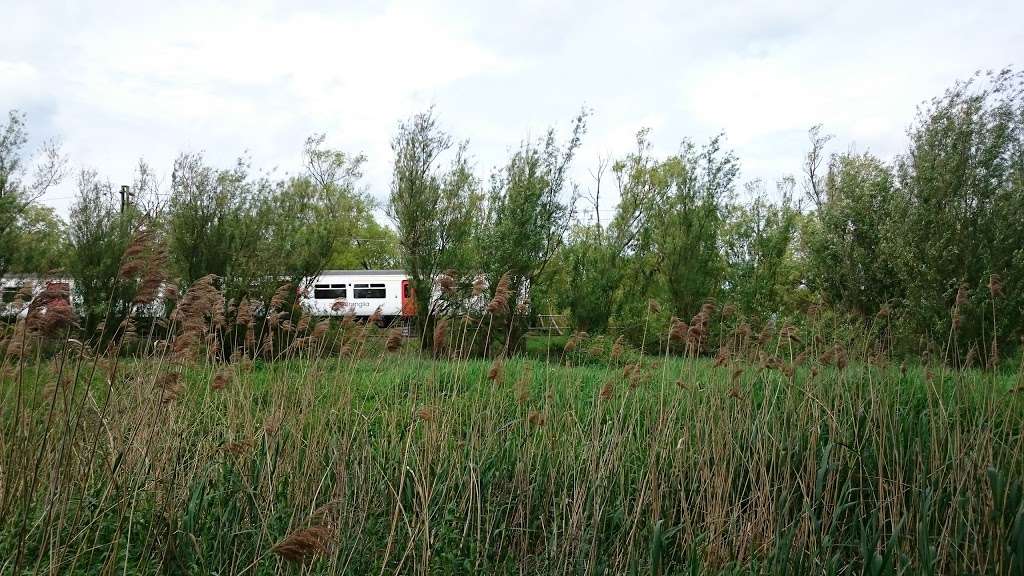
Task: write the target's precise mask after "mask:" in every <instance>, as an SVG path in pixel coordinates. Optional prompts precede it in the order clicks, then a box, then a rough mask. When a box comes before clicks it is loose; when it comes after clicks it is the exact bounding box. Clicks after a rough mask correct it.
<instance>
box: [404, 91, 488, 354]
mask: <svg viewBox="0 0 1024 576" xmlns="http://www.w3.org/2000/svg"><path fill="white" fill-rule="evenodd" d="M452 146H453V142H452V138H451V136H449V135H448V134H446V133H445V132H444V131H442V130H441V129H440V128H439V127H438V125H437V119H436V118H435V117H434V114H433V110H428V111H427V112H423V113H420V114H417V115H415V116H413V117H412V118H411V119H409V120H408V121H406V122H402V123H401V124H399V127H398V134H397V135H396V136H395V138H394V139H393V140H392V143H391V149H392V150H393V151H394V154H395V163H394V175H393V178H392V181H391V196H390V199H389V202H388V208H387V211H388V216H390V217H391V219H392V220H393V221H394V222H395V225H396V227H397V229H398V231H397V234H398V245H399V247H400V248H401V258H402V263H403V266H404V268H405V270H406V272H407V273H408V274H409V276H410V281H411V283H412V286H413V290H414V293H415V300H416V308H417V314H418V318H419V322H420V324H421V325H422V326H429V323H430V316H431V314H430V312H431V310H430V300H431V291H432V289H433V283H434V279H435V278H436V277H437V276H438V275H439V274H440V273H441V272H443V271H444V270H447V269H449V268H455V269H464V267H465V266H466V265H467V264H468V263H469V261H470V254H471V248H470V246H469V244H470V239H471V238H472V234H473V229H474V223H475V217H476V215H477V213H478V212H479V207H480V194H479V192H478V182H477V180H476V178H475V177H474V176H473V173H472V171H471V169H470V166H469V160H468V158H467V153H466V145H465V144H463V145H460V146H458V147H456V149H455V155H454V158H453V159H452V160H451V163H450V164H449V165H448V167H446V168H443V167H442V166H441V156H442V155H443V154H444V153H445V152H446V151H448V150H450V149H451V148H452ZM424 335H425V338H424V339H423V341H424V345H428V344H429V343H430V330H429V329H427V330H425V332H424Z"/></svg>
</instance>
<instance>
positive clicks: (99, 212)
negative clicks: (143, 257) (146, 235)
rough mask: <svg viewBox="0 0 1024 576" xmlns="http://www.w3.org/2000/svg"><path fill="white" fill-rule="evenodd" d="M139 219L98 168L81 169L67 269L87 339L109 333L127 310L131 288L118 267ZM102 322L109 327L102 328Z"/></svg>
mask: <svg viewBox="0 0 1024 576" xmlns="http://www.w3.org/2000/svg"><path fill="white" fill-rule="evenodd" d="M139 219H140V213H139V212H138V210H137V209H136V208H135V207H134V206H131V205H129V206H128V207H127V209H126V210H125V211H123V212H122V211H121V207H120V202H119V200H116V199H115V194H114V191H113V187H112V186H111V184H110V182H108V181H104V180H101V179H100V178H99V176H98V174H97V173H96V172H95V171H94V170H82V171H81V172H80V173H79V175H78V192H77V195H76V198H75V203H74V204H73V205H72V207H71V213H70V223H69V226H68V244H69V247H70V251H69V254H68V272H69V273H70V274H71V277H72V278H73V279H74V281H75V294H76V297H77V301H76V302H75V307H76V310H77V311H78V314H79V316H80V317H81V319H82V322H81V327H82V330H83V334H84V335H85V336H86V337H87V338H89V339H93V340H95V339H100V338H101V337H102V340H107V339H109V337H110V336H111V334H112V332H113V331H114V330H115V329H116V327H117V326H118V324H119V323H120V322H121V320H123V319H124V318H125V316H127V314H128V313H129V307H130V303H131V297H132V289H131V287H130V286H129V285H128V284H127V283H124V282H119V281H118V270H119V269H120V266H121V257H122V255H123V254H124V251H125V249H126V248H127V247H128V244H129V243H130V242H131V240H132V235H133V233H134V231H135V229H136V228H137V226H138V223H139ZM101 326H104V327H107V328H108V329H107V330H100V328H101Z"/></svg>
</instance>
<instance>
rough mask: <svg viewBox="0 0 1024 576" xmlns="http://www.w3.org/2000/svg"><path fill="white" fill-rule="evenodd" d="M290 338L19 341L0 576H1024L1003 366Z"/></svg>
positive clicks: (0, 454) (2, 398)
mask: <svg viewBox="0 0 1024 576" xmlns="http://www.w3.org/2000/svg"><path fill="white" fill-rule="evenodd" d="M187 302H188V299H187V297H186V304H187ZM199 316H200V318H204V319H205V320H203V321H204V322H207V326H210V327H213V329H212V330H211V331H210V332H209V333H213V334H217V330H216V327H215V326H216V324H215V323H216V321H217V320H216V314H214V315H212V316H204V315H203V314H199ZM220 322H221V326H223V325H224V321H223V318H221V320H220ZM185 324H187V322H185V321H183V325H185ZM228 324H229V325H230V321H229V322H228ZM300 324H301V323H300ZM485 328H486V325H485ZM294 330H296V331H300V333H301V331H302V330H306V331H307V332H306V333H307V334H309V336H307V338H309V339H308V340H306V343H305V345H304V346H301V349H300V350H298V352H297V353H295V354H292V355H290V356H285V355H282V356H280V357H277V359H271V360H265V359H256V360H254V361H253V360H249V359H248V358H247V357H244V358H242V359H241V360H238V361H236V362H226V361H223V360H222V359H219V358H217V357H213V356H211V355H210V354H209V348H206V349H205V350H206V353H200V354H198V355H195V356H194V357H193V358H191V359H189V360H188V361H185V360H183V358H184V356H182V355H181V353H182V352H187V348H185V347H182V346H178V344H177V339H180V338H186V339H187V338H189V337H188V336H183V335H186V334H188V330H187V328H182V330H181V331H180V332H179V333H178V336H177V337H176V339H175V342H167V343H165V342H156V341H154V342H152V346H151V350H152V351H151V352H148V353H146V354H141V353H133V354H125V353H122V354H115V353H109V354H96V353H94V352H92V351H90V349H89V348H88V347H85V346H82V345H81V344H79V343H78V342H77V341H75V340H61V339H60V338H59V337H58V338H57V340H58V344H57V347H56V351H54V350H53V349H50V350H49V354H48V353H47V349H46V347H45V346H43V345H42V344H40V345H39V346H36V347H34V348H32V347H29V346H25V345H24V344H26V343H27V342H28V341H29V337H28V336H27V335H26V332H24V331H23V332H22V333H21V336H22V341H21V342H22V344H23V346H21V347H20V348H18V349H17V350H16V351H15V352H11V351H10V349H9V350H8V353H7V354H6V355H5V356H4V361H3V366H2V370H0V373H2V378H3V380H2V382H3V386H2V388H0V414H2V421H0V423H2V430H0V518H2V519H3V521H2V527H0V573H2V574H252V575H256V574H298V573H303V574H333V573H348V574H389V573H421V574H428V573H430V574H478V573H500V574H526V573H543V574H564V573H572V574H623V573H648V574H679V573H687V574H698V573H700V574H703V573H728V574H780V573H791V574H896V573H900V574H963V573H975V574H1020V573H1022V571H1024V500H1022V478H1024V436H1022V431H1024V394H1020V393H1019V391H1020V389H1021V379H1022V371H1021V370H1020V367H1019V365H1017V366H1013V365H1012V364H1014V362H1011V361H1009V360H1007V361H1005V362H1004V364H1003V365H1004V369H1003V370H1002V371H995V370H988V371H982V370H978V369H969V368H968V369H952V368H950V367H948V366H947V364H946V363H943V362H941V361H939V360H937V359H931V360H929V359H927V358H925V359H923V360H922V361H921V362H913V363H910V364H909V365H908V364H901V363H898V362H896V361H883V360H880V359H878V358H871V359H870V360H871V361H870V362H869V361H867V359H862V358H860V357H852V358H847V353H846V351H845V350H842V349H841V348H839V347H838V345H837V347H832V348H825V349H822V350H816V349H814V347H813V346H811V345H809V346H808V348H807V350H805V351H804V352H801V353H795V350H794V349H793V344H792V342H789V343H788V344H786V340H785V339H784V338H783V337H782V335H780V336H779V337H778V338H776V339H774V340H773V341H772V342H773V344H772V345H769V346H762V347H750V348H746V349H745V348H743V347H742V346H740V347H734V348H733V352H732V355H731V356H729V357H726V358H722V357H721V355H720V357H719V358H717V359H712V358H709V357H694V356H693V355H690V356H686V355H683V356H679V355H675V354H672V355H669V354H667V353H666V354H664V355H661V356H650V355H647V356H640V355H638V354H635V353H629V352H626V353H623V352H622V351H621V350H619V349H616V347H615V346H611V347H607V346H606V347H604V348H601V347H600V346H597V345H589V347H588V342H587V341H586V338H585V336H584V335H578V336H574V337H573V338H572V339H571V342H570V343H569V344H568V345H567V346H565V347H561V346H559V347H550V348H545V350H552V349H554V350H556V351H558V352H561V353H559V354H555V353H553V352H548V351H545V352H542V354H544V355H545V356H547V357H540V358H536V357H531V358H526V357H514V356H513V357H505V355H503V354H500V353H499V354H498V357H497V359H493V360H492V359H465V358H462V357H459V355H458V353H455V354H451V353H450V354H447V355H446V354H438V356H440V357H439V358H436V359H434V358H430V357H429V354H427V355H425V354H423V353H422V352H420V351H419V350H418V347H417V346H415V345H414V344H412V343H406V345H404V346H402V345H400V340H398V339H397V338H396V333H383V334H379V335H378V334H376V331H375V330H374V329H372V328H369V329H368V328H366V327H355V328H354V332H352V333H354V334H355V336H353V337H352V338H350V341H349V342H348V343H346V344H342V343H339V342H335V343H334V344H333V345H331V346H327V345H323V344H320V343H319V342H321V341H322V339H323V338H326V337H328V336H327V335H328V334H333V332H328V327H327V326H326V325H325V326H324V327H323V328H322V329H318V328H317V327H314V326H310V325H308V324H307V325H306V326H301V325H300V326H297V327H295V328H294ZM317 332H319V334H317ZM652 332H653V329H652ZM209 333H206V334H207V336H208V335H209ZM453 333H454V334H456V335H457V334H458V330H457V329H456V330H454V331H453ZM65 336H66V335H65ZM17 337H18V333H17V331H16V330H15V332H14V333H13V335H11V336H10V338H8V346H10V345H12V342H17V340H16V338H17ZM144 338H145V335H144V336H143V339H144ZM317 338H319V339H321V340H318V339H317ZM341 338H344V336H341ZM385 339H386V340H385ZM253 340H255V341H256V342H259V341H260V340H259V339H253ZM205 341H206V342H207V344H209V343H210V339H209V338H206V340H205ZM300 341H301V338H300ZM374 343H376V345H374ZM193 345H194V342H193ZM346 345H348V346H349V348H346V347H345V346H346ZM243 347H244V346H243ZM337 348H340V349H341V352H340V353H336V354H329V353H325V351H326V350H328V349H337ZM576 348H578V349H579V350H586V353H583V354H577V353H570V352H575V351H574V350H569V349H576ZM766 350H767V351H770V352H772V354H770V355H769V354H766V353H765V351H766ZM667 351H668V350H667V349H666V352H667ZM851 356H852V355H851ZM1008 365H1009V366H1008ZM1007 366H1008V367H1007Z"/></svg>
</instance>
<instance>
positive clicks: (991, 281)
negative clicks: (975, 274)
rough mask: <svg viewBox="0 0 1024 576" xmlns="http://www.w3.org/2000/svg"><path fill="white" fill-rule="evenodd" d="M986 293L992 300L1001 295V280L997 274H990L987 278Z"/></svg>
mask: <svg viewBox="0 0 1024 576" xmlns="http://www.w3.org/2000/svg"><path fill="white" fill-rule="evenodd" d="M988 292H989V294H991V295H992V297H993V298H998V297H1000V296H1002V295H1003V279H1002V277H1001V276H999V274H992V275H991V276H989V277H988Z"/></svg>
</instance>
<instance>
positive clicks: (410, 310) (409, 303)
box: [402, 280, 416, 317]
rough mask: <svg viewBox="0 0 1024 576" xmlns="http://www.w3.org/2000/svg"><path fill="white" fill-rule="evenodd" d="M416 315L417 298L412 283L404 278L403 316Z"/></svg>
mask: <svg viewBox="0 0 1024 576" xmlns="http://www.w3.org/2000/svg"><path fill="white" fill-rule="evenodd" d="M415 315H416V299H415V298H414V297H413V290H412V285H411V284H409V281H408V280H402V316H407V317H408V316H415Z"/></svg>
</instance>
